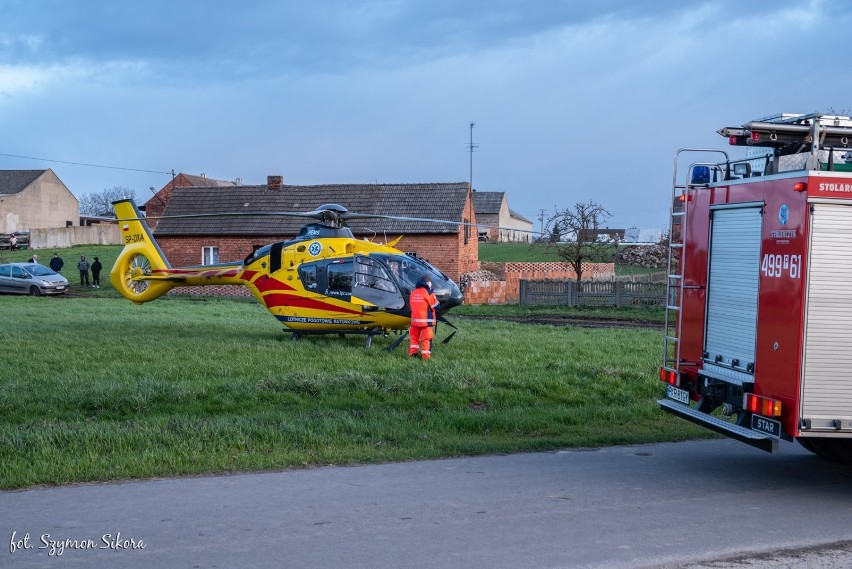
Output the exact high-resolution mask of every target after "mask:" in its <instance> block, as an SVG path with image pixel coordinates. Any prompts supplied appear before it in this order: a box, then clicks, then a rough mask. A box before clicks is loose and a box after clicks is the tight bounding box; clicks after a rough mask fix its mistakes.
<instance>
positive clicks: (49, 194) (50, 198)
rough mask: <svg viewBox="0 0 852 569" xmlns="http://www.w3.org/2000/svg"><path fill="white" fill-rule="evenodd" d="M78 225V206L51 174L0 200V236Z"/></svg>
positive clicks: (50, 171) (49, 172)
mask: <svg viewBox="0 0 852 569" xmlns="http://www.w3.org/2000/svg"><path fill="white" fill-rule="evenodd" d="M68 222H71V224H72V225H79V223H80V204H79V203H78V202H77V198H75V197H74V194H72V193H71V192H70V191H69V190H68V188H66V187H65V184H63V183H62V181H61V180H60V179H59V178H58V177H57V176H56V174H54V173H53V170H49V169H48V170H45V171H44V173H43V174H42V175H41V176H39V177H38V178H36V179H35V181H33V183H32V184H30V185H29V186H27V188H26V189H24V190H23V191H21V192H20V193H17V194H8V195H4V196H2V199H0V233H12V232H15V231H27V230H33V229H38V228H42V227H65V226H66V225H67V224H68Z"/></svg>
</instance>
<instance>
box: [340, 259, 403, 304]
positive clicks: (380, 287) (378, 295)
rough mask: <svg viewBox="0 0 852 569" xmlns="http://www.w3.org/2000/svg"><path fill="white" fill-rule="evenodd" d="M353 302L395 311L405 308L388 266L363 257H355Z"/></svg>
mask: <svg viewBox="0 0 852 569" xmlns="http://www.w3.org/2000/svg"><path fill="white" fill-rule="evenodd" d="M352 302H355V303H356V304H364V305H365V306H371V307H373V308H375V307H379V308H390V309H395V310H398V309H400V308H402V307H404V306H405V299H404V298H403V296H402V293H401V292H400V290H399V287H398V286H397V283H396V281H395V280H394V278H393V277H392V276H391V274H390V273H389V272H388V269H387V268H386V266H385V265H384V264H383V263H382V262H381V261H379V260H376V259H372V258H370V257H365V256H363V255H356V256H355V286H354V287H353V288H352Z"/></svg>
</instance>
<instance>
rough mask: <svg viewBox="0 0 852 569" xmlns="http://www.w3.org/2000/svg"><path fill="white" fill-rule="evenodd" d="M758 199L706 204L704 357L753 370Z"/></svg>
mask: <svg viewBox="0 0 852 569" xmlns="http://www.w3.org/2000/svg"><path fill="white" fill-rule="evenodd" d="M762 211H763V204H762V203H744V204H725V205H721V206H715V207H713V208H711V212H712V221H711V230H710V269H709V271H710V274H709V275H708V280H707V329H706V334H705V345H704V351H705V352H706V357H705V359H706V360H707V361H708V362H714V363H717V364H719V365H723V366H729V367H731V368H734V369H738V370H741V371H745V372H749V373H753V365H752V364H754V353H755V341H756V334H757V293H758V283H759V280H760V241H761V229H762V223H763V216H762Z"/></svg>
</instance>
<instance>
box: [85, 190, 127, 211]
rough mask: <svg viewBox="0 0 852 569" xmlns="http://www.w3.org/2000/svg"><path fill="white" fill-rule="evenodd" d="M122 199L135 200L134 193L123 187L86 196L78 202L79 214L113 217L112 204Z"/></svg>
mask: <svg viewBox="0 0 852 569" xmlns="http://www.w3.org/2000/svg"><path fill="white" fill-rule="evenodd" d="M124 198H131V199H133V198H136V191H135V190H132V189H130V188H125V187H124V186H113V187H112V188H109V189H106V190H103V191H101V192H92V193H90V194H86V195H85V196H83V198H82V199H81V200H80V214H81V215H94V216H98V217H112V216H114V215H115V213H114V212H113V209H112V202H114V201H116V200H120V199H124Z"/></svg>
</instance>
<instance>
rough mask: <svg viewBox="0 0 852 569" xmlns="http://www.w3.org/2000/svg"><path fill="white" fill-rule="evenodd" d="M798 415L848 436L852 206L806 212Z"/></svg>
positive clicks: (816, 427)
mask: <svg viewBox="0 0 852 569" xmlns="http://www.w3.org/2000/svg"><path fill="white" fill-rule="evenodd" d="M810 223H811V231H810V255H809V260H810V262H809V264H808V275H807V279H808V280H807V309H806V312H805V332H804V334H805V345H804V358H803V360H804V361H803V369H802V404H801V405H802V408H801V415H800V417H801V418H802V419H803V420H805V421H808V422H809V424H810V429H808V431H809V432H812V433H818V432H820V431H822V432H824V433H825V432H832V433H841V432H842V433H845V434H846V436H847V437H849V436H850V435H852V383H850V379H849V377H850V370H852V237H851V235H852V230H851V229H850V228H852V205H848V204H847V205H845V204H838V203H814V204H813V209H812V214H811V220H810Z"/></svg>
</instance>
